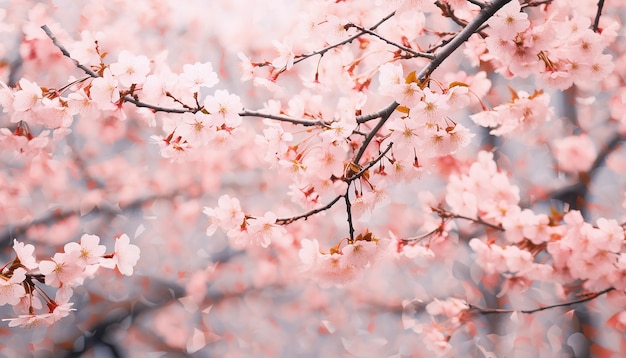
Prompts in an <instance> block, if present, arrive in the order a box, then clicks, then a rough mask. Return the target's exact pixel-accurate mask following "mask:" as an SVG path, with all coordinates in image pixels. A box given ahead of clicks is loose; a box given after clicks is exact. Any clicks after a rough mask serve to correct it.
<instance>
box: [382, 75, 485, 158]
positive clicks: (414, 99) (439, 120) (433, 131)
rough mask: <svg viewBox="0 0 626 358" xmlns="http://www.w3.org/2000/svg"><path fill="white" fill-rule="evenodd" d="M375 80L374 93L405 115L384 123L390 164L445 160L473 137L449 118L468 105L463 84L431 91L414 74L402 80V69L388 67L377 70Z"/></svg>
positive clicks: (454, 84)
mask: <svg viewBox="0 0 626 358" xmlns="http://www.w3.org/2000/svg"><path fill="white" fill-rule="evenodd" d="M379 80H380V87H379V89H378V92H379V93H380V94H381V95H385V96H390V97H392V98H393V99H394V100H395V101H396V102H398V103H399V104H400V107H399V109H398V110H399V111H400V112H402V113H404V114H405V115H403V116H401V117H398V118H393V119H391V120H390V121H389V123H388V130H389V131H390V135H389V138H388V139H387V140H386V141H387V142H388V143H393V159H394V162H395V160H397V161H400V162H401V163H405V165H406V164H413V163H415V162H416V161H417V159H418V158H430V157H435V156H445V155H448V154H451V153H455V152H456V151H457V150H458V149H459V148H463V147H464V146H466V145H467V144H469V142H470V140H471V138H472V137H473V136H474V134H472V133H470V131H469V130H468V129H467V128H466V127H465V126H463V125H462V124H460V123H456V122H454V121H453V120H452V119H450V117H449V115H450V114H452V113H454V112H456V111H459V110H461V109H463V108H465V107H466V106H467V105H468V104H469V103H470V100H471V97H470V92H469V87H468V85H467V84H465V83H460V82H452V83H450V84H449V85H448V86H442V85H440V84H439V90H438V91H434V90H432V89H431V88H429V87H427V86H426V85H427V84H428V83H427V82H426V81H421V80H420V79H419V78H417V75H416V73H415V72H411V73H409V74H408V75H407V76H406V78H405V77H404V76H403V69H402V66H401V65H399V64H392V63H387V64H385V65H383V66H381V67H380V70H379ZM433 83H434V82H433Z"/></svg>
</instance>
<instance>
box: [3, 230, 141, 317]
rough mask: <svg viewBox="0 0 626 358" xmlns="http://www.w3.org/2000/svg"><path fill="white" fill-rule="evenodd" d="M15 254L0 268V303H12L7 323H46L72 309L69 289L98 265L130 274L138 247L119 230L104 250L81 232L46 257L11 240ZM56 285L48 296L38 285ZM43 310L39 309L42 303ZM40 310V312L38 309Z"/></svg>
mask: <svg viewBox="0 0 626 358" xmlns="http://www.w3.org/2000/svg"><path fill="white" fill-rule="evenodd" d="M13 250H14V251H15V255H16V258H15V259H14V260H13V261H12V262H9V263H7V264H6V265H4V267H3V268H2V270H1V271H0V305H6V304H9V305H12V306H13V308H14V310H15V312H16V314H17V315H18V316H17V318H10V319H3V321H9V326H10V327H15V326H23V327H37V326H49V325H51V324H53V323H54V322H56V321H58V320H60V319H61V318H63V317H66V316H67V315H68V314H69V313H70V311H73V310H74V309H72V308H71V307H72V305H73V303H72V302H70V299H71V297H72V293H73V291H72V289H73V288H74V287H76V286H80V285H82V284H83V282H84V281H85V279H87V278H93V277H94V276H95V275H96V273H97V271H98V269H99V268H100V267H103V268H108V269H113V268H117V270H118V271H119V272H120V273H121V274H123V275H126V276H130V275H132V274H133V271H134V269H133V268H134V267H135V265H136V264H137V261H138V260H139V247H137V246H136V245H133V244H131V243H130V238H129V237H128V236H127V235H126V234H122V235H121V236H120V237H118V238H117V239H116V240H115V250H114V251H113V252H112V253H110V254H107V253H106V246H104V245H100V238H99V237H98V236H96V235H88V234H85V235H83V236H82V237H81V239H80V241H79V242H78V243H76V242H70V243H68V244H66V245H65V247H64V251H63V252H59V253H56V254H55V255H54V256H53V257H52V258H50V259H49V260H41V261H37V259H36V258H35V255H34V251H35V247H34V246H33V245H30V244H28V245H25V244H24V243H22V242H18V241H17V240H14V243H13ZM39 284H45V285H47V286H50V287H54V288H57V289H58V290H57V292H56V296H55V298H54V299H52V298H51V297H50V296H48V294H47V293H46V292H45V291H44V290H43V289H42V288H41V287H40V286H39ZM42 301H43V303H45V306H46V307H47V311H46V310H44V309H43V303H42ZM38 311H43V312H38Z"/></svg>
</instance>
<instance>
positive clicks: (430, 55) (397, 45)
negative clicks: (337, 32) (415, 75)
mask: <svg viewBox="0 0 626 358" xmlns="http://www.w3.org/2000/svg"><path fill="white" fill-rule="evenodd" d="M346 26H348V27H354V28H356V29H358V30H359V31H361V32H364V33H366V34H369V35H372V36H374V37H377V38H378V39H380V40H382V41H384V42H386V43H388V44H389V45H392V46H395V47H397V48H399V49H400V50H402V51H404V52H407V53H410V54H411V55H413V57H424V58H428V59H431V60H432V59H433V57H434V56H433V55H432V54H430V53H424V52H417V51H415V50H413V49H410V48H408V47H405V46H402V45H400V44H397V43H395V42H393V41H391V40H388V39H386V38H384V37H382V36H380V35H379V34H377V33H376V32H374V31H371V30H368V29H366V28H364V27H362V26H359V25H357V24H352V23H351V24H347V25H346Z"/></svg>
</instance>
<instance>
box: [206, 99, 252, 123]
mask: <svg viewBox="0 0 626 358" xmlns="http://www.w3.org/2000/svg"><path fill="white" fill-rule="evenodd" d="M204 108H205V109H206V110H207V112H209V114H211V116H212V118H213V119H214V121H215V124H216V125H218V126H219V125H222V124H224V125H226V126H228V127H237V126H239V125H240V124H241V121H242V119H241V117H240V116H239V113H240V112H241V111H242V110H243V105H242V104H241V99H240V98H239V96H237V95H235V94H230V93H228V91H224V90H217V91H215V95H214V96H207V97H206V98H205V100H204Z"/></svg>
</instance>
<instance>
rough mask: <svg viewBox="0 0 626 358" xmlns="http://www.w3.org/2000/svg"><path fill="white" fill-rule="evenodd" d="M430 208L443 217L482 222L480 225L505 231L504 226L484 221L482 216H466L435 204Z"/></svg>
mask: <svg viewBox="0 0 626 358" xmlns="http://www.w3.org/2000/svg"><path fill="white" fill-rule="evenodd" d="M430 209H431V210H432V211H434V212H435V213H437V215H439V216H440V217H441V218H442V219H463V220H467V221H471V222H474V223H476V224H480V225H483V226H487V227H490V228H492V229H495V230H498V231H504V228H503V227H502V226H500V225H494V224H491V223H488V222H486V221H484V220H483V219H481V218H470V217H469V216H464V215H459V214H455V213H451V212H449V211H446V210H445V209H443V208H437V207H434V206H431V207H430Z"/></svg>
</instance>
